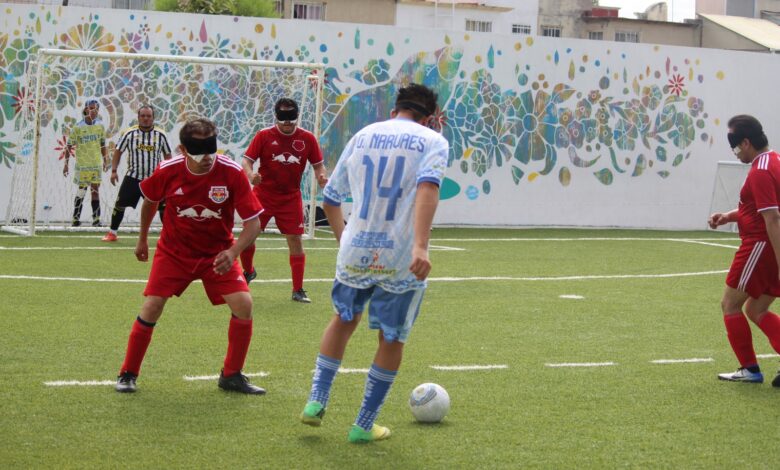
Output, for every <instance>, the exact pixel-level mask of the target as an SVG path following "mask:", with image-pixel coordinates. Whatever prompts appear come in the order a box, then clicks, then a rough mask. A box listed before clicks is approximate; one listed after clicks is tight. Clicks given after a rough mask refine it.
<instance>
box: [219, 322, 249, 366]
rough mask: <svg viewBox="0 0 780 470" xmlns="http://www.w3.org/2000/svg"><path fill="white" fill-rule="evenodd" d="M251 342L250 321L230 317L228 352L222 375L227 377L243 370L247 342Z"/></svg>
mask: <svg viewBox="0 0 780 470" xmlns="http://www.w3.org/2000/svg"><path fill="white" fill-rule="evenodd" d="M250 341H252V319H251V318H249V319H246V320H244V319H241V318H238V317H236V316H235V315H234V316H232V317H230V327H229V328H228V350H227V354H226V355H225V365H224V367H223V369H222V375H224V376H225V377H229V376H231V375H233V374H235V373H238V372H240V371H241V369H243V368H244V361H245V360H246V353H247V352H248V351H249V342H250Z"/></svg>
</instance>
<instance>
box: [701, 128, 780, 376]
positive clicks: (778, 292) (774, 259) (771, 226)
mask: <svg viewBox="0 0 780 470" xmlns="http://www.w3.org/2000/svg"><path fill="white" fill-rule="evenodd" d="M728 140H729V145H731V150H732V151H733V152H734V155H736V156H737V158H738V159H739V160H740V161H741V162H742V163H748V164H750V171H749V172H748V175H747V178H746V179H745V183H744V185H743V186H742V190H741V191H740V193H739V207H737V208H736V209H734V210H732V211H730V212H726V213H720V212H718V213H715V214H712V215H711V216H710V218H709V225H710V227H711V228H715V227H718V226H719V225H723V224H726V223H729V222H737V226H738V227H739V237H740V238H741V239H742V243H741V244H740V247H739V249H738V250H737V253H736V255H734V261H733V262H732V263H731V268H730V269H729V273H728V275H727V276H726V289H725V292H724V293H723V300H722V301H721V308H722V309H723V321H724V323H725V324H726V333H727V334H728V339H729V343H730V344H731V348H732V349H733V350H734V354H736V356H737V360H738V361H739V364H740V367H739V368H738V369H737V370H736V372H729V373H724V374H718V378H719V379H721V380H729V381H733V382H750V383H761V382H763V381H764V376H763V374H762V373H761V369H760V368H759V366H758V360H757V359H756V353H755V350H754V349H753V337H752V334H751V332H750V324H749V323H748V321H747V319H746V318H745V315H747V317H748V318H749V319H750V320H751V321H752V322H753V323H755V324H756V325H758V327H759V328H760V329H761V331H763V332H764V334H766V336H767V338H769V344H771V345H772V347H773V348H774V350H775V351H777V352H778V353H780V316H778V315H777V314H775V313H772V312H770V311H769V306H770V305H771V304H772V302H773V301H774V300H775V298H776V297H778V296H780V278H779V277H778V268H777V267H778V265H780V211H778V208H780V154H778V153H777V152H775V151H773V150H769V148H768V144H769V142H768V140H767V137H766V134H764V130H763V128H762V126H761V123H760V122H758V120H757V119H756V118H754V117H753V116H747V115H739V116H734V117H733V118H731V119H730V120H729V134H728ZM743 307H744V314H743ZM772 386H774V387H780V373H778V375H777V377H775V379H774V380H773V381H772Z"/></svg>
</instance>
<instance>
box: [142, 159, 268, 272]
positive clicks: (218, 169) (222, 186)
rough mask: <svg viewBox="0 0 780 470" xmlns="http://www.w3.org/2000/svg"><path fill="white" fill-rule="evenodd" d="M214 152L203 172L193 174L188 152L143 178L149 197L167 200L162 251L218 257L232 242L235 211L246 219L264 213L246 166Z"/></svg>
mask: <svg viewBox="0 0 780 470" xmlns="http://www.w3.org/2000/svg"><path fill="white" fill-rule="evenodd" d="M215 157H216V158H215V159H214V164H213V165H212V167H211V170H209V172H208V173H204V174H202V175H196V174H193V173H192V172H191V171H190V170H189V168H188V167H187V162H186V157H184V156H181V155H179V156H176V157H174V158H172V159H170V160H165V161H163V162H161V163H160V165H159V166H158V167H157V169H156V170H155V171H154V173H152V176H150V177H148V178H146V179H145V180H143V181H141V185H140V186H141V192H142V193H143V195H144V197H146V198H147V199H149V200H151V201H160V200H162V199H165V206H166V207H165V215H164V216H163V217H164V219H163V230H162V233H161V234H160V240H159V241H158V242H157V249H158V250H159V249H162V250H165V251H167V252H170V253H173V254H176V255H179V256H182V257H186V258H210V257H214V256H216V255H217V254H218V253H219V252H221V251H223V250H227V249H228V248H230V247H231V246H233V214H234V212H238V215H239V216H240V217H241V218H242V219H243V220H247V219H251V218H253V217H257V216H258V215H259V214H260V213H261V212H263V207H262V206H261V205H260V202H259V201H258V200H257V198H256V197H255V195H254V194H252V188H251V186H250V184H249V180H247V178H246V174H245V173H244V171H243V169H242V168H241V166H240V165H239V164H238V163H236V162H234V161H233V160H231V159H230V158H229V157H226V156H224V155H216V156H215Z"/></svg>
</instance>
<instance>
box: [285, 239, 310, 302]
mask: <svg viewBox="0 0 780 470" xmlns="http://www.w3.org/2000/svg"><path fill="white" fill-rule="evenodd" d="M285 238H287V247H288V248H289V249H290V274H291V275H292V289H293V292H292V300H294V301H296V302H302V303H306V304H308V303H310V302H311V299H309V297H308V296H307V295H306V291H305V290H303V273H304V271H305V269H306V253H305V252H304V251H303V238H302V237H301V236H300V235H285Z"/></svg>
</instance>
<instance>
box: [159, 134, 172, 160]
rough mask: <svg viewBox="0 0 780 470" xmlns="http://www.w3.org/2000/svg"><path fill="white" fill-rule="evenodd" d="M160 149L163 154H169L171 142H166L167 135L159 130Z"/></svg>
mask: <svg viewBox="0 0 780 470" xmlns="http://www.w3.org/2000/svg"><path fill="white" fill-rule="evenodd" d="M160 151H161V152H162V154H163V155H170V154H171V144H169V143H168V136H167V135H165V132H162V131H160Z"/></svg>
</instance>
